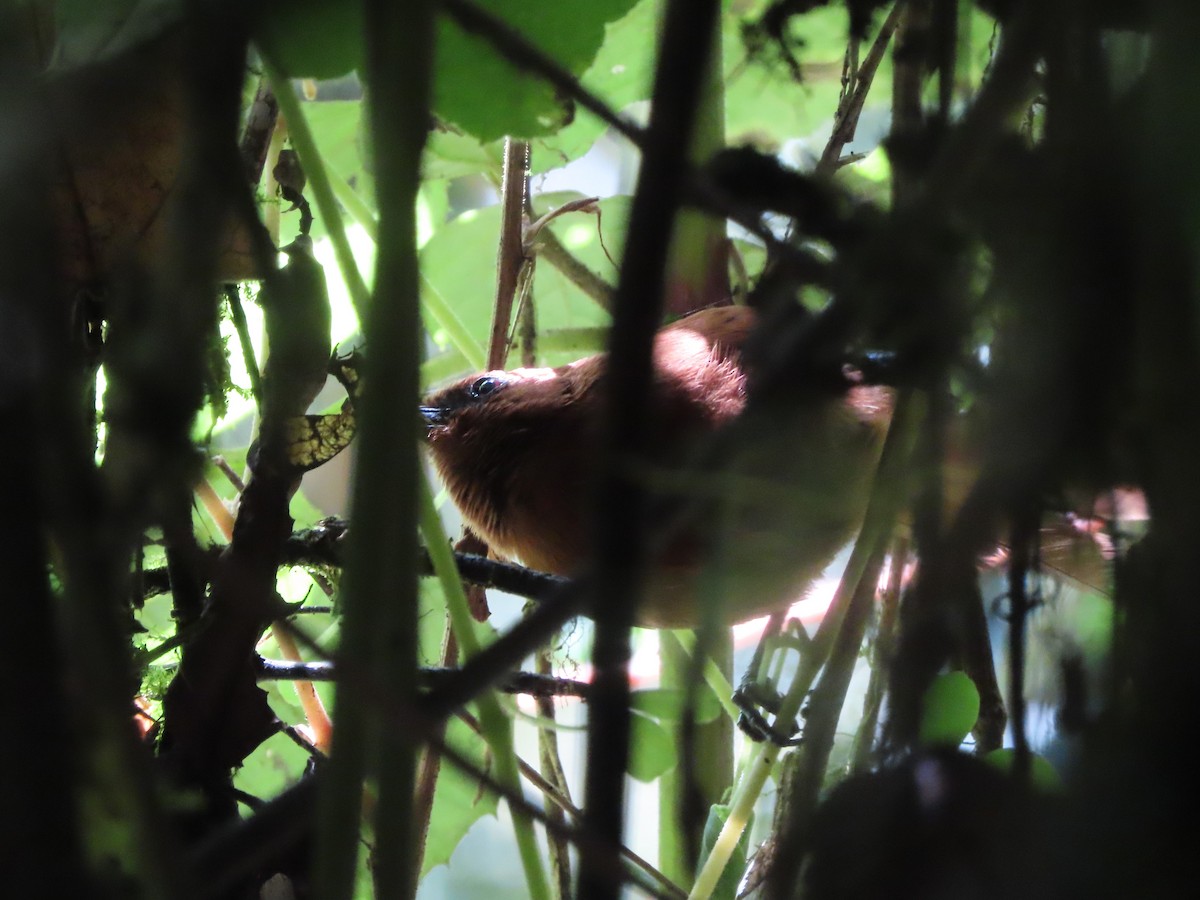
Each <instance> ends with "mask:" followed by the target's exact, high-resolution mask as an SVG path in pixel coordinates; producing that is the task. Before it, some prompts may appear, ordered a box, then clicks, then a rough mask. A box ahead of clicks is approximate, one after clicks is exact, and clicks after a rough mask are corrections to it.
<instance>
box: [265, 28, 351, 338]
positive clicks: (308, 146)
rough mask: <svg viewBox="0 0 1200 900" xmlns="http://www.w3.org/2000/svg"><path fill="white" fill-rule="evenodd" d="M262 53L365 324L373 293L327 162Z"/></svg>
mask: <svg viewBox="0 0 1200 900" xmlns="http://www.w3.org/2000/svg"><path fill="white" fill-rule="evenodd" d="M263 50H264V52H263V71H265V72H266V73H267V78H269V79H270V81H271V90H272V91H274V92H275V98H276V99H277V100H278V101H279V109H280V111H281V112H282V113H283V115H284V117H285V118H286V119H287V124H288V131H289V134H290V135H291V138H292V144H293V145H294V146H295V147H296V151H297V152H298V153H299V154H300V160H301V162H302V163H303V164H304V175H305V177H306V178H307V180H308V185H309V187H311V188H312V193H313V199H314V200H316V203H317V209H318V211H320V213H321V222H322V223H324V225H325V231H326V232H327V233H328V234H329V240H330V242H331V243H332V244H333V254H334V257H335V258H336V259H337V263H338V269H339V270H340V271H341V273H342V279H343V280H344V281H345V282H346V290H348V291H349V292H350V299H351V301H353V303H354V309H355V311H356V312H357V313H358V320H359V321H360V322H366V321H367V306H368V303H369V302H370V291H369V290H368V289H367V283H366V282H365V281H364V280H363V277H362V273H361V272H360V271H359V270H358V263H357V262H355V261H354V252H353V251H352V250H351V249H350V239H349V238H348V237H347V236H346V227H345V225H344V224H343V223H342V215H341V211H340V210H339V209H338V202H337V198H336V197H335V196H334V189H333V185H332V183H331V181H330V178H329V174H328V173H327V171H326V169H325V161H324V159H323V158H322V156H321V152H320V151H319V150H318V149H317V142H316V141H315V140H314V139H313V134H312V130H311V129H310V128H309V127H308V119H307V118H305V115H304V110H303V109H302V108H301V106H300V101H299V100H297V99H296V93H295V91H293V90H292V84H291V82H290V81H289V80H288V79H287V78H285V77H284V76H283V74H282V73H281V72H280V71H279V70H278V69H276V68H275V66H274V65H273V64H272V63H271V60H270V58H269V52H268V48H263Z"/></svg>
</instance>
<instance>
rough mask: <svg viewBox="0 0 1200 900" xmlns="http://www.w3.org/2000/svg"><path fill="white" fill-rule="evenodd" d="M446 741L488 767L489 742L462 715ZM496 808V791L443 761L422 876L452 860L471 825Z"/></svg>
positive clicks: (449, 728) (450, 726)
mask: <svg viewBox="0 0 1200 900" xmlns="http://www.w3.org/2000/svg"><path fill="white" fill-rule="evenodd" d="M446 742H447V743H448V744H449V745H450V746H452V747H456V748H458V750H459V751H460V752H462V753H464V754H466V755H467V757H468V758H470V759H472V760H474V761H475V763H476V764H477V765H478V766H479V767H480V768H481V769H484V770H486V769H487V759H486V757H485V748H486V746H487V745H486V744H485V743H484V742H483V741H482V740H480V739H479V736H478V735H476V734H475V733H474V732H473V731H471V730H470V729H469V728H467V726H466V725H464V724H463V723H462V722H461V721H459V720H458V719H451V720H450V722H449V724H448V725H447V726H446ZM496 808H497V801H496V795H495V794H494V793H492V792H491V791H487V790H483V791H481V790H480V789H479V783H478V782H477V781H476V780H475V779H473V778H471V777H470V776H468V775H464V774H463V773H462V772H461V771H459V770H458V769H457V768H455V767H454V766H451V765H448V764H443V765H442V767H441V771H440V773H439V774H438V782H437V790H436V792H435V793H434V796H433V815H432V817H431V818H430V820H429V840H428V842H427V843H426V845H425V859H424V860H423V861H422V864H421V877H422V878H424V877H425V873H426V872H428V871H429V870H430V869H432V868H433V867H434V866H440V865H442V864H443V863H446V862H449V861H450V856H451V854H452V853H454V848H455V847H457V846H458V843H459V841H461V840H462V839H463V836H464V835H465V834H466V833H467V831H468V830H469V829H470V828H471V826H472V825H474V824H475V822H477V821H478V820H479V819H482V818H483V817H484V816H492V815H495V814H496Z"/></svg>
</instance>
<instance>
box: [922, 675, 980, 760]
mask: <svg viewBox="0 0 1200 900" xmlns="http://www.w3.org/2000/svg"><path fill="white" fill-rule="evenodd" d="M923 710H924V711H923V713H922V715H921V728H920V733H919V740H920V742H921V743H922V744H925V745H927V746H928V745H934V744H948V745H950V746H952V747H957V746H958V745H959V744H961V743H962V740H963V738H965V737H966V736H967V733H968V732H969V731H970V730H971V728H972V726H974V724H975V720H976V719H978V718H979V691H978V690H977V689H976V688H975V683H974V682H973V681H971V679H970V678H969V677H967V675H966V673H965V672H946V673H945V674H943V675H939V676H938V677H937V678H935V679H934V681H933V684H931V685H930V686H929V689H928V690H927V691H925V698H924V704H923Z"/></svg>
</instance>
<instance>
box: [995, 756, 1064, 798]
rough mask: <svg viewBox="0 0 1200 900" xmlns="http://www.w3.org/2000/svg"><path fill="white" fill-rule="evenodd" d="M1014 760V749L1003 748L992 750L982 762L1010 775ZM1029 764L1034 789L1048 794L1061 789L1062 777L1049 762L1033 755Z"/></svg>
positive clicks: (1042, 757)
mask: <svg viewBox="0 0 1200 900" xmlns="http://www.w3.org/2000/svg"><path fill="white" fill-rule="evenodd" d="M1016 758H1017V752H1016V751H1015V750H1014V749H1012V748H1011V747H1004V748H1003V749H1000V750H993V751H992V752H991V753H989V754H988V755H987V756H985V757H984V758H983V761H984V762H986V763H989V764H990V765H993V766H995V767H996V768H997V769H999V770H1000V771H1002V772H1008V773H1011V772H1012V770H1013V762H1014V761H1015V760H1016ZM1029 762H1030V765H1029V780H1030V783H1032V784H1033V786H1034V787H1036V788H1040V789H1041V790H1043V791H1047V792H1050V793H1057V792H1059V791H1061V790H1062V789H1063V780H1062V777H1061V776H1060V775H1059V774H1058V772H1057V770H1055V768H1054V766H1052V765H1051V764H1050V760H1048V759H1046V757H1044V756H1039V755H1038V754H1036V753H1034V754H1032V755H1031V757H1030V761H1029Z"/></svg>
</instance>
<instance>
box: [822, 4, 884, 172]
mask: <svg viewBox="0 0 1200 900" xmlns="http://www.w3.org/2000/svg"><path fill="white" fill-rule="evenodd" d="M903 6H904V3H903V2H897V3H896V4H895V5H894V6H892V11H891V12H890V13H888V17H887V18H886V19H884V21H883V24H882V25H881V26H880V27H879V34H877V35H876V36H875V43H873V44H872V45H871V50H870V52H868V53H867V57H866V59H864V60H863V61H862V65H861V66H859V67H858V68H857V70H856V71H855V72H854V73H853V74H852V76H851V77H850V80H849V84H851V85H852V86H853V90H850V91H848V92H847V93H846V95H845V97H844V98H843V100H842V102H840V103H839V104H838V109H837V112H836V113H835V114H834V117H833V133H832V134H831V135H830V136H829V141H828V143H826V144H825V150H824V151H823V152H822V153H821V160H820V162H819V163H817V171H818V172H829V171H831V170H832V169H833V168H836V166H837V165H838V163H839V162H840V161H841V158H842V150H843V149H844V148H845V146H846V145H847V144H848V143H850V142H851V141H852V140H854V133H855V131H857V130H858V118H859V116H860V115H861V114H862V109H863V104H864V103H866V100H867V93H868V92H869V91H870V90H871V83H872V82H873V81H874V80H875V72H876V71H877V70H878V69H879V64H880V62H882V61H883V55H884V52H885V51H886V50H887V47H888V43H889V42H890V41H891V39H892V34H893V33H894V32H895V30H896V25H897V23H899V21H900V13H901V9H902V8H903ZM852 40H853V38H852Z"/></svg>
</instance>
